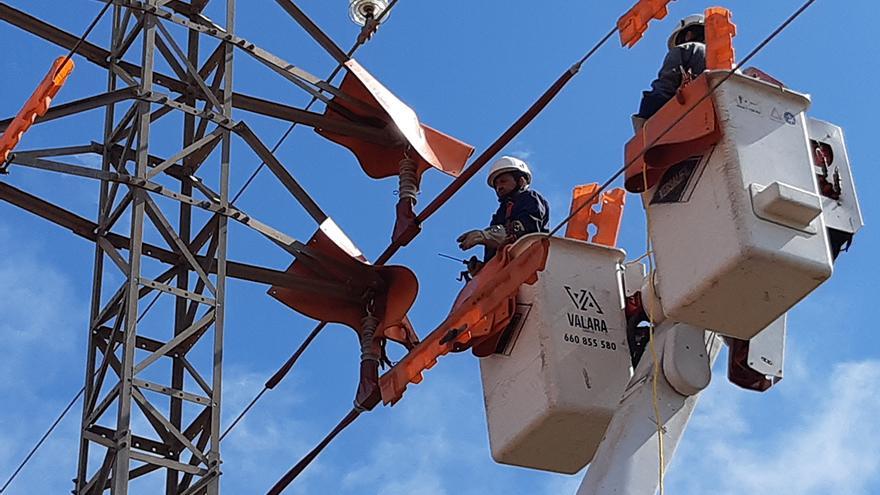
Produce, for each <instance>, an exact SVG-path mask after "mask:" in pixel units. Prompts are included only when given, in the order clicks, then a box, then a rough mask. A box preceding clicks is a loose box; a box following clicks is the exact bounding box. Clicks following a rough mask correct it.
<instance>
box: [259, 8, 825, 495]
mask: <svg viewBox="0 0 880 495" xmlns="http://www.w3.org/2000/svg"><path fill="white" fill-rule="evenodd" d="M815 2H816V0H807V2H805V3H804V4H803V5H802V6H801V7H800V8H798V9H797V10H796V11H795V12H794V13H793V14H792V15H791V16H789V17H788V18H787V19H786V20H785V21H784V22H783V23H782V24H781V25H780V26H779V27H777V28H776V29H775V30H774V31H773V32H772V33H770V35H769V36H767V37H766V38H765V39H764V40H763V41H762V42H761V43H759V44H758V46H756V47H755V48H754V49H753V50H752V51H751V52H749V54H748V55H746V57H745V58H743V60H742V61H741V62H740V65H744V64H746V63H747V62H748V61H749V60H751V59H752V58H754V57H755V55H757V54H758V53H759V52H760V51H761V50H762V49H764V47H766V46H767V45H768V44H769V43H770V42H771V41H772V40H773V39H775V38H776V37H777V36H778V35H779V34H780V33H782V31H784V30H785V29H786V28H787V27H788V26H789V25H790V24H791V23H792V22H794V21H795V20H796V19H797V18H798V17H800V15H801V14H803V12H804V11H806V10H807V8H809V7H810V6H811V5H812V4H813V3H815ZM616 31H617V28H616V27H615V28H614V30H613V31H612V32H611V33H610V34H609V35H606V36H605V38H603V41H602V42H601V43H600V44H599V45H598V46H601V44H602V43H604V42H605V41H607V40H608V39H610V37H611V35H613V34H614V33H615V32H616ZM597 49H598V48H595V49H594V50H591V52H590V53H588V54H587V55H591V54H592V53H595V50H597ZM588 58H589V57H588V56H585V57H584V58H583V59H581V62H579V64H582V63H583V62H584V61H586V59H588ZM579 64H577V65H579ZM577 65H576V66H577ZM735 73H736V69H735V68H734V69H731V70H730V71H728V72H727V73H726V74H725V76H724V77H723V78H722V79H721V80H720V81H719V82H718V83H716V84H715V85H714V86H712V87H711V88H710V91H709V92H708V93H706V94H705V95H704V96H703V97H702V98H700V100H698V101H697V102H696V103H695V104H694V105H693V106H691V107H690V108H688V110H687V111H686V112H685V113H684V114H683V115H681V116H680V117H679V118H678V119H676V120H675V121H674V122H673V123H672V124H671V125H669V126H668V127H667V128H666V129H665V130H664V131H663V132H662V133H660V135H659V136H658V137H657V138H655V139H654V140H653V141H652V142H651V143H650V144H649V145H648V146H646V147H645V149H644V150H642V152H641V153H639V155H637V156H636V157H635V158H633V159H632V160H630V161H629V162H628V163H627V164H626V165H624V166H623V167H622V168H621V169H620V170H619V171H617V172H616V173H615V174H614V175H613V176H612V177H611V178H610V179H608V180H607V181H606V182H605V183H604V184H603V185H602V186H601V187H600V188H599V189H598V190H597V191H596V192H595V193H594V194H593V195H592V196H591V197H590V198H588V199H587V201H585V202H584V204H582V205H581V206H580V207H579V208H577V209H575V210H574V211H573V212H572V213H571V214H569V216H568V217H566V218H565V219H564V220H563V221H562V222H561V223H560V224H559V225H557V226H556V227H555V228H554V229H553V230H552V231H551V232H550V233H549V234H547V235H548V236H552V235H553V234H555V233H556V232H558V231H559V229H561V228H562V227H563V226H564V225H565V224H566V223H567V222H568V221H569V220H571V218H572V217H573V216H574V215H575V214H576V213H578V212H579V211H580V210H582V209H583V208H585V207H586V206H587V205H589V204H591V203H592V201H593V200H594V199H595V198H597V197H598V195H599V194H601V192H602V191H603V190H605V189H606V188H607V187H608V186H609V185H610V184H611V183H612V182H614V181H615V180H616V179H617V178H618V177H620V176H621V175H622V174H623V173H624V172H626V170H627V169H628V168H629V167H630V166H631V165H632V164H633V163H635V161H636V160H638V159H639V158H641V157H642V156H643V155H644V154H645V150H647V149H648V148H649V147H650V146H652V145H654V144H656V143H657V142H658V141H659V140H660V139H661V138H662V137H663V136H665V135H666V134H667V133H668V132H669V131H671V130H672V129H673V128H674V127H675V126H676V125H678V124H679V123H680V122H681V121H682V120H683V119H684V117H685V116H687V115H688V114H689V113H690V112H691V111H693V110H694V108H696V106H697V105H699V104H700V103H701V102H703V101H704V100H705V99H706V98H708V97H709V96H711V95H712V94H713V93H714V92H715V90H716V89H718V87H719V86H721V85H722V84H723V83H724V82H725V81H727V80H728V79H730V78H731V77H732V76H733V75H734V74H735ZM557 84H558V81H557ZM520 120H522V117H521V118H520ZM518 122H519V121H518ZM472 166H473V165H472ZM474 173H476V172H474ZM471 175H473V174H471ZM393 246H394V243H392V245H391V246H389V248H391V247H393ZM392 254H393V253H392ZM384 257H385V256H383V258H384ZM387 257H388V258H390V255H389V256H387ZM362 412H363V410H362V409H359V408H354V409H352V410H351V411H349V413H348V414H346V416H345V417H344V418H343V419H342V420H341V421H340V422H339V424H338V425H336V427H335V428H333V430H332V431H331V432H330V433H329V434H327V435H326V436H325V437H324V438H323V439H322V440H321V442H320V443H319V444H318V445H317V446H315V447H314V448H313V449H312V450H311V451H310V452H309V453H308V454H306V456H305V457H303V458H302V459H300V461H299V462H298V463H297V464H296V465H294V466H293V467H292V468H291V469H290V470H288V471H287V472H286V473H285V474H284V476H283V477H282V478H281V479H280V480H279V481H278V482H276V483H275V485H273V486H272V488H271V489H270V490H269V492H268V493H267V495H279V494H280V493H282V492H283V491H284V489H285V488H286V487H287V486H289V485H290V483H292V482H293V480H294V479H295V478H296V477H297V476H298V475H299V474H300V473H302V472H303V471H304V470H305V469H306V467H308V465H309V464H310V463H311V462H312V461H313V460H314V459H315V458H316V457H317V456H318V455H319V454H320V453H321V451H322V450H323V449H324V448H325V447H326V446H327V445H329V444H330V443H331V442H332V441H333V440H334V439H335V438H336V436H337V435H339V433H341V432H342V431H343V430H344V429H345V428H347V427H348V426H349V425H351V424H352V423H354V421H355V420H356V419H357V418H358V417H359V416H360V414H361V413H362Z"/></svg>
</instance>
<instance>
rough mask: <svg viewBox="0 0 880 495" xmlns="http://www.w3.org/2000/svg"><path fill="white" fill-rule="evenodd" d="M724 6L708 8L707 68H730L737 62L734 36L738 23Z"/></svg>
mask: <svg viewBox="0 0 880 495" xmlns="http://www.w3.org/2000/svg"><path fill="white" fill-rule="evenodd" d="M730 19H731V13H730V11H729V10H727V9H725V8H724V7H709V8H708V9H706V69H708V70H730V69H733V65H734V63H735V62H736V53H735V51H734V49H733V37H734V36H736V24H734V23H733V22H732V21H731V20H730Z"/></svg>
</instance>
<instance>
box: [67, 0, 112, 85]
mask: <svg viewBox="0 0 880 495" xmlns="http://www.w3.org/2000/svg"><path fill="white" fill-rule="evenodd" d="M112 5H113V2H107V3H106V4H104V7H103V8H102V9H101V11H100V12H98V15H97V16H95V18H94V19H93V20H92V22H91V24H89V27H87V28H86V30H85V32H83V35H82V36H80V37H79V39H78V40H76V44H74V45H73V48H71V49H70V51H69V52H67V55H66V56H65V57H64V61H62V62H61V65H60V66H58V70H59V71H60V70H61V68H63V67H64V66H65V65H67V62H69V61H70V59H71V58H73V56H74V55H75V54H76V52H77V51H78V50H79V47H80V46H82V44H83V43H84V42H85V41H86V38H88V36H89V34H91V32H92V30H93V29H95V26H97V25H98V22H100V21H101V18H102V17H104V14H106V13H107V11H108V10H110V6H112Z"/></svg>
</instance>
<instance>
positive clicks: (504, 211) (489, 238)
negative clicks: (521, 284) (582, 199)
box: [458, 156, 550, 275]
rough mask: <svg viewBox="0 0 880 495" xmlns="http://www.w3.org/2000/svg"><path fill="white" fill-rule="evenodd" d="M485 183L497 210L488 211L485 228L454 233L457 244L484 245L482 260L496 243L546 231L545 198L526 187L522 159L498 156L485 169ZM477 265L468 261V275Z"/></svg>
mask: <svg viewBox="0 0 880 495" xmlns="http://www.w3.org/2000/svg"><path fill="white" fill-rule="evenodd" d="M488 183H489V187H491V188H492V189H495V194H497V195H498V202H499V203H500V204H499V205H498V211H496V212H495V214H494V215H492V221H491V222H490V224H489V227H488V228H485V229H481V230H470V231H468V232H465V233H464V234H462V235H461V236H459V237H458V247H460V248H461V249H462V250H465V251H466V250H468V249H471V248H473V247H475V246H477V245H480V244H482V245H483V246H484V247H485V256H484V258H483V260H484V261H489V260H490V259H492V257H493V256H495V253H496V252H497V251H498V249H499V248H500V247H502V246H504V245H505V244H509V243H512V242H514V241H516V240H517V239H519V238H520V237H522V236H524V235H526V234H532V233H535V232H547V231H548V230H547V223H548V222H549V221H550V206H549V205H548V204H547V200H546V199H544V197H543V196H541V195H540V194H539V193H538V192H536V191H533V190H532V189H530V188H529V186H530V184H531V183H532V172H531V171H530V170H529V166H528V165H526V163H525V162H524V161H522V160H520V159H519V158H514V157H512V156H502V157H501V158H500V159H498V161H496V162H495V163H494V164H493V165H492V168H491V170H489V178H488ZM481 267H482V264H481V263H479V262H478V261H477V259H476V257H472V258H471V261H470V262H469V263H468V271H470V272H471V274H472V275H473V274H475V273H476V272H477V271H479V269H480V268H481Z"/></svg>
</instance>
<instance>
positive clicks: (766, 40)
mask: <svg viewBox="0 0 880 495" xmlns="http://www.w3.org/2000/svg"><path fill="white" fill-rule="evenodd" d="M815 2H816V0H807V2H805V3H804V4H803V5H801V7H800V8H799V9H798V10H796V11H795V12H794V14H792V15H791V16H789V17H788V19H786V20H785V22H783V23H782V24H780V25H779V27H777V28H776V29H775V30H774V31H773V32H772V33H770V35H769V36H767V37H766V38H764V40H763V41H761V43H759V44H758V46H756V47H755V48H754V49H753V50H752V51H751V52H749V54H748V55H746V56H745V58H743V59H742V61H741V62H740V63H739V66H740V67H741V66H743V65H745V64H746V63H747V62H748V61H749V60H751V59H752V58H754V57H755V55H757V54H758V53H759V52H760V51H761V50H763V49H764V47H766V46H767V44H769V43H770V42H771V41H773V39H775V38H776V37H777V36H778V35H779V34H780V33H782V31H784V30H785V28H787V27H788V26H789V25H790V24H791V23H792V22H794V21H795V19H797V18H798V17H800V16H801V14H803V13H804V11H805V10H807V8H809V7H810V6H811V5H812V4H814V3H815ZM736 70H737V69H736V68H733V69H731V70H729V71H728V72H727V73H726V74H725V75H724V77H723V78H722V79H721V80H720V81H719V82H717V83H716V84H714V85H713V86H712V87H711V88H710V89H709V92H708V93H706V94H705V95H703V96H702V98H700V99H699V100H697V102H696V103H694V104H693V105H692V106H691V107H690V108H688V109H687V111H686V112H684V113H683V114H682V115H680V116H679V117H678V118H677V119H676V120H675V122H673V123H672V124H671V125H670V126H669V127H667V128H666V129H665V130H664V131H663V132H662V133H660V135H659V136H657V137H656V138H655V139H654V140H653V141H651V143H649V144H648V145H647V146H645V147H644V148H643V149H642V151H641V152H640V153H639V154H638V155H636V156H635V157H634V158H633V159H632V160H630V161H629V162H627V163H626V164H625V165H624V166H623V167H621V168H620V170H618V171H617V172H616V173H615V174H614V175H612V176H611V178H610V179H608V180H607V181H605V182H604V183H603V184H602V185H601V186H600V187H599V189H597V190H596V192H595V193H593V194H592V195H591V196H590V197H589V198H587V200H586V201H585V202H584V203H583V204H582V205H581V206H579V207H578V208H576V209H575V210H573V211H572V212H571V213H570V214H569V215H568V216H567V217H565V219H563V220H562V221H561V222H560V223H559V225H557V226H556V227H554V228H553V230H551V231H550V233H549V234H547V235H549V236H552V235H554V234H555V233H556V232H558V231H559V229H561V228H562V227H563V226H565V224H567V223H568V221H569V220H571V219H572V218H574V216H575V215H576V214H577V213H578V212H580V211H581V210H583V209H584V208H586V207H587V206H588V205H590V204H591V203H592V202H593V200H595V199H596V198H598V197H599V195H600V194H602V192H603V191H605V189H607V188H608V186H610V185H611V184H612V183H613V182H614V181H615V180H617V179H618V177H620V176H621V175H623V174H624V173H625V172H626V170H627V169H628V168H629V167H630V166H632V164H633V163H635V162H636V160H638V159H639V158H641V157H643V156H644V155H645V152H646V151H647V150H648V149H649V148H650V147H651V146H653V145H654V144H656V143H657V142H659V141H660V139H662V138H663V137H664V136H666V134H668V133H669V132H670V131H671V130H672V129H673V128H674V127H675V126H677V125H678V124H679V123H680V122H681V121H682V120H684V118H685V117H687V115H688V114H689V113H691V111H693V110H694V109H695V108H696V107H697V106H698V105H699V104H700V103H702V102H703V101H704V100H706V99H707V98H709V97H710V96H712V94H714V93H715V90H716V89H718V87H719V86H721V85H722V84H724V83H725V82H726V81H727V80H728V79H730V78H731V77H733V75H734V74H736Z"/></svg>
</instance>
